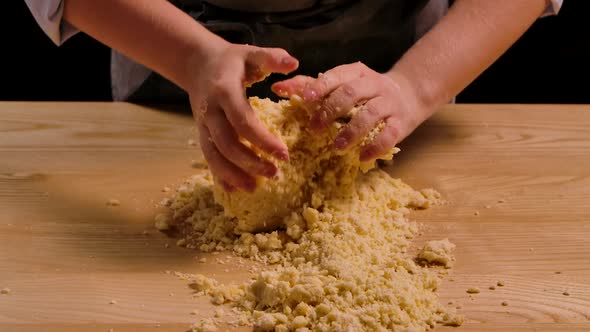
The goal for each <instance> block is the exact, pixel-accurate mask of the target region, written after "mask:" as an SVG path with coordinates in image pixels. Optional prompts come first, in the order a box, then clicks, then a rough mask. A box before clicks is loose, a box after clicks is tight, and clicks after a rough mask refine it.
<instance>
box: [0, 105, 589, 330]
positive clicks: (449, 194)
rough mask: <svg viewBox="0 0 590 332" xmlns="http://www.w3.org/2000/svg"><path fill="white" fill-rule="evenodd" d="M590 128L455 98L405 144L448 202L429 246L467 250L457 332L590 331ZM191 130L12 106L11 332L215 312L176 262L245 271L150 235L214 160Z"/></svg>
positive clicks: (569, 117) (408, 164)
mask: <svg viewBox="0 0 590 332" xmlns="http://www.w3.org/2000/svg"><path fill="white" fill-rule="evenodd" d="M588 128H590V106H585V105H579V106H561V105H452V106H448V107H446V108H445V109H444V110H443V111H441V112H440V113H438V114H437V115H436V116H435V117H433V118H432V119H431V120H429V121H428V122H427V123H426V124H424V125H423V126H422V127H420V128H419V129H418V130H417V131H416V132H415V133H414V134H413V135H412V136H411V137H410V138H408V139H407V140H406V141H405V142H403V144H402V145H401V148H402V152H401V153H400V154H399V155H398V158H397V159H396V161H395V162H394V164H393V165H392V166H391V167H390V168H389V171H390V172H391V173H392V174H393V175H394V176H396V177H401V178H403V179H404V180H405V181H407V182H408V183H409V184H411V185H413V186H415V187H433V188H436V189H438V190H440V191H441V192H442V193H443V195H444V197H445V198H446V199H447V200H448V202H449V203H448V204H447V205H444V206H441V207H436V208H433V209H430V210H427V211H419V212H416V213H414V214H413V215H412V218H413V219H415V220H417V221H419V222H420V223H422V225H423V226H422V227H423V230H424V231H423V235H422V236H421V237H420V238H418V239H417V244H419V243H421V242H423V241H426V240H429V239H434V238H441V237H449V238H450V239H451V240H452V241H453V242H455V243H456V244H457V264H456V266H455V268H454V270H453V273H452V279H453V280H454V281H450V280H448V279H447V280H446V281H445V282H444V283H443V286H442V287H441V289H440V295H441V300H442V301H444V302H445V303H446V302H448V301H453V305H455V306H456V305H460V306H461V307H462V309H460V311H461V312H463V313H464V314H465V316H466V318H467V322H466V324H465V325H464V326H463V327H461V328H459V329H452V330H464V331H505V330H509V331H515V330H522V331H533V330H534V331H565V330H568V331H588V330H590V131H589V130H588ZM193 136H194V129H193V128H192V120H191V118H190V116H189V115H188V112H186V110H182V109H176V110H174V111H171V110H169V109H168V110H164V109H156V108H146V107H141V106H136V105H131V104H125V103H0V288H4V287H8V288H10V289H11V294H9V295H0V331H3V332H4V331H60V332H61V331H107V330H108V329H110V328H113V329H114V331H117V332H119V331H138V330H140V331H144V330H145V331H152V330H153V331H184V330H185V329H186V328H187V327H188V325H189V323H190V322H192V321H196V320H197V319H198V318H199V317H206V316H209V315H212V312H213V308H212V307H211V306H210V305H209V304H208V301H207V299H203V298H197V299H193V297H192V295H191V290H190V289H188V288H187V285H186V283H185V282H183V281H181V280H178V279H176V278H175V277H173V276H171V275H168V274H166V273H165V271H167V270H171V271H182V272H192V273H195V272H201V273H206V274H209V275H213V276H215V277H216V278H219V279H221V280H225V281H230V280H245V279H246V278H247V277H248V274H247V273H246V271H245V270H244V268H242V269H240V268H238V267H237V266H236V265H232V264H226V265H219V264H215V263H213V262H214V261H215V259H214V257H210V258H211V259H209V260H208V262H211V263H206V264H202V263H198V262H197V260H196V259H197V258H199V257H202V254H201V253H199V252H196V251H190V250H185V249H181V248H178V247H176V246H175V245H174V240H173V239H170V238H167V237H166V236H164V235H162V234H160V233H158V232H156V231H155V230H154V229H153V228H152V219H153V215H154V213H155V212H156V208H155V204H156V203H157V202H158V201H159V200H161V199H162V198H164V197H165V196H166V195H167V194H166V193H163V192H162V191H161V189H162V188H163V187H164V186H169V187H171V188H174V187H175V186H176V185H178V184H179V183H180V182H181V181H182V180H183V179H185V178H186V177H188V176H190V174H191V171H192V170H191V168H190V163H191V160H193V159H201V158H202V156H201V154H200V152H199V150H198V147H193V146H189V145H188V144H187V140H188V139H190V138H193ZM109 199H118V200H119V201H120V202H121V205H120V206H119V207H108V206H107V205H106V202H107V201H108V200H109ZM144 231H147V232H145V234H144ZM166 244H168V246H169V247H168V248H166V247H165V245H166ZM226 269H229V270H228V271H225V270H226ZM556 272H559V273H556ZM499 280H502V281H504V283H505V286H504V287H496V289H495V290H489V289H488V287H489V286H491V285H494V284H495V283H496V282H497V281H499ZM469 287H479V288H480V289H481V290H482V291H481V293H480V294H477V295H472V296H469V294H467V293H466V292H465V290H466V289H467V288H469ZM564 292H568V293H569V295H564V294H563V293H564ZM112 300H115V301H116V304H109V303H110V302H111V301H112ZM503 301H506V302H508V306H502V305H501V303H502V302H503ZM195 309H198V310H199V315H197V316H191V315H190V312H191V311H192V310H195ZM228 330H232V329H229V328H228ZM437 330H441V331H446V330H451V329H450V328H440V329H437Z"/></svg>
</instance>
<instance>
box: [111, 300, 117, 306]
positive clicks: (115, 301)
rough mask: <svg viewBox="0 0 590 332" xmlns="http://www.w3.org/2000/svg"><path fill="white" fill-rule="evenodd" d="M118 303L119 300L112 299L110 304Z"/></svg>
mask: <svg viewBox="0 0 590 332" xmlns="http://www.w3.org/2000/svg"><path fill="white" fill-rule="evenodd" d="M117 303H118V302H117V300H110V301H109V304H113V305H114V304H117Z"/></svg>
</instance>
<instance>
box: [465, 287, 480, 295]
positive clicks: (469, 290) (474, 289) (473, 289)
mask: <svg viewBox="0 0 590 332" xmlns="http://www.w3.org/2000/svg"><path fill="white" fill-rule="evenodd" d="M479 292H480V291H479V288H477V287H471V288H467V293H469V294H479Z"/></svg>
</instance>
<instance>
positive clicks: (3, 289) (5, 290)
mask: <svg viewBox="0 0 590 332" xmlns="http://www.w3.org/2000/svg"><path fill="white" fill-rule="evenodd" d="M10 292H11V290H10V288H2V289H0V294H4V295H8V294H10Z"/></svg>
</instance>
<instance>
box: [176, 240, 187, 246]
mask: <svg viewBox="0 0 590 332" xmlns="http://www.w3.org/2000/svg"><path fill="white" fill-rule="evenodd" d="M176 245H177V246H179V247H184V246H186V239H179V240H178V241H176Z"/></svg>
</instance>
